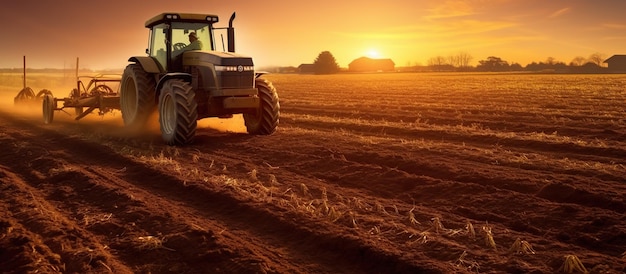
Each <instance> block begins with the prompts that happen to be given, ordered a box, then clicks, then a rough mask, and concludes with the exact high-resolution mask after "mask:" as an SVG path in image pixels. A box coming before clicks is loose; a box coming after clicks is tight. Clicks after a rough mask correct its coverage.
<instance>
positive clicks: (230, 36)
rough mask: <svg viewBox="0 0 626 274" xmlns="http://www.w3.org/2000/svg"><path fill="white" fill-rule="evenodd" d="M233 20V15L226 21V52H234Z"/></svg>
mask: <svg viewBox="0 0 626 274" xmlns="http://www.w3.org/2000/svg"><path fill="white" fill-rule="evenodd" d="M233 20H235V13H234V12H233V15H231V16H230V20H228V33H227V36H228V37H227V38H228V52H235V29H234V28H233Z"/></svg>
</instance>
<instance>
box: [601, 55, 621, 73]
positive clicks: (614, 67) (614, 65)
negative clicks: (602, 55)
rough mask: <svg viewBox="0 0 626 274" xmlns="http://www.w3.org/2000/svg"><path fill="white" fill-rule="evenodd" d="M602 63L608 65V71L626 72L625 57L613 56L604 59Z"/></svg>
mask: <svg viewBox="0 0 626 274" xmlns="http://www.w3.org/2000/svg"><path fill="white" fill-rule="evenodd" d="M604 63H607V64H608V65H609V71H612V72H615V71H620V72H626V55H613V56H611V57H610V58H609V59H606V60H605V61H604Z"/></svg>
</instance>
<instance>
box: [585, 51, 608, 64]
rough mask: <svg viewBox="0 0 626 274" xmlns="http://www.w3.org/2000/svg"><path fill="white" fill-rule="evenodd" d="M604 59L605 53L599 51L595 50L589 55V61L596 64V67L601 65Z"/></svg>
mask: <svg viewBox="0 0 626 274" xmlns="http://www.w3.org/2000/svg"><path fill="white" fill-rule="evenodd" d="M605 59H606V55H605V54H602V53H599V52H596V53H594V54H592V55H590V56H589V62H591V63H594V64H596V65H598V67H602V63H603V62H604V60H605Z"/></svg>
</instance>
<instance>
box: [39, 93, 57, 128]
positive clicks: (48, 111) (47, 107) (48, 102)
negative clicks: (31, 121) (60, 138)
mask: <svg viewBox="0 0 626 274" xmlns="http://www.w3.org/2000/svg"><path fill="white" fill-rule="evenodd" d="M42 102H43V103H42V109H43V123H44V124H51V123H52V120H54V109H55V108H56V103H55V102H54V97H52V94H45V95H44V96H43V101H42Z"/></svg>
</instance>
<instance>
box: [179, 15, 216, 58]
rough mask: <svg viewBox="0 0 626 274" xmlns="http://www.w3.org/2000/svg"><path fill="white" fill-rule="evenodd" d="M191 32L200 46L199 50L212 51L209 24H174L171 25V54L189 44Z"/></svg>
mask: <svg viewBox="0 0 626 274" xmlns="http://www.w3.org/2000/svg"><path fill="white" fill-rule="evenodd" d="M192 32H193V33H195V34H196V36H197V38H198V41H199V44H200V45H201V50H207V51H210V50H213V43H212V40H211V28H210V25H209V24H206V23H181V22H175V23H172V52H175V51H177V50H180V49H181V48H182V47H185V46H189V44H190V43H191V42H190V39H189V35H190V34H191V33H192ZM196 43H198V42H196ZM192 46H193V45H192ZM196 47H197V46H196ZM196 47H192V48H191V49H197V48H196Z"/></svg>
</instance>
